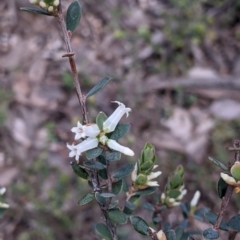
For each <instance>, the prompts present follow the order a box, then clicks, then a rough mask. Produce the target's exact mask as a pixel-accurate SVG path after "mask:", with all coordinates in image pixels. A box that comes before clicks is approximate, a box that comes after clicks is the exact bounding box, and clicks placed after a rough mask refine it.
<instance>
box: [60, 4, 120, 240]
mask: <svg viewBox="0 0 240 240" xmlns="http://www.w3.org/2000/svg"><path fill="white" fill-rule="evenodd" d="M57 18H58V22H59V25H60V28H61V31H62V33H63V38H64V42H65V45H66V49H67V53H66V54H64V55H63V57H68V60H69V64H70V67H71V72H72V75H73V83H74V86H75V90H76V93H77V97H78V100H79V103H80V106H81V109H82V115H83V122H84V123H85V124H87V123H88V116H87V110H86V98H85V96H84V95H83V94H82V91H81V85H80V82H79V78H78V72H77V68H76V63H75V59H74V52H73V50H72V47H71V42H70V37H71V32H68V31H67V29H66V24H65V21H64V17H63V13H62V6H61V2H60V4H59V7H58V13H57ZM90 178H91V182H92V185H93V191H94V192H99V193H100V192H101V188H100V181H99V178H98V172H97V171H95V170H92V171H90ZM108 185H109V186H110V183H109V184H108ZM109 190H110V191H111V188H110V189H109ZM99 206H100V208H101V211H102V213H103V216H104V221H105V222H106V225H107V227H108V229H109V230H110V232H111V234H112V237H113V240H117V234H116V225H115V224H114V223H113V222H112V221H111V220H110V219H109V218H108V216H107V209H106V206H105V205H103V204H100V203H99Z"/></svg>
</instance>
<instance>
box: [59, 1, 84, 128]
mask: <svg viewBox="0 0 240 240" xmlns="http://www.w3.org/2000/svg"><path fill="white" fill-rule="evenodd" d="M57 18H58V22H59V25H60V28H61V31H62V33H63V38H64V42H65V45H66V49H67V54H64V56H63V57H68V60H69V64H70V67H71V72H72V76H73V83H74V87H75V90H76V93H77V97H78V101H79V103H80V106H81V109H82V115H83V122H84V123H85V124H87V123H88V117H87V110H86V98H85V96H84V95H83V94H82V91H81V86H80V82H79V78H78V72H77V68H76V63H75V59H74V52H73V51H72V46H71V43H70V36H71V32H68V31H67V29H66V24H65V21H64V17H63V13H62V6H61V2H60V4H59V8H58V13H57Z"/></svg>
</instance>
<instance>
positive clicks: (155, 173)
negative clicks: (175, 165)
mask: <svg viewBox="0 0 240 240" xmlns="http://www.w3.org/2000/svg"><path fill="white" fill-rule="evenodd" d="M161 174H162V172H161V171H157V172H153V173H151V174H150V175H148V176H147V179H148V180H152V179H154V178H156V177H158V176H160V175H161Z"/></svg>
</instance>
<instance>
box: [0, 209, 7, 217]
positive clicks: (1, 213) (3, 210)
mask: <svg viewBox="0 0 240 240" xmlns="http://www.w3.org/2000/svg"><path fill="white" fill-rule="evenodd" d="M6 210H7V208H4V207H0V219H1V218H2V217H3V214H4V213H5V212H6Z"/></svg>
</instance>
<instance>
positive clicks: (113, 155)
mask: <svg viewBox="0 0 240 240" xmlns="http://www.w3.org/2000/svg"><path fill="white" fill-rule="evenodd" d="M104 157H105V159H106V160H107V161H109V162H110V161H117V160H119V159H120V158H121V153H120V152H116V151H111V152H106V153H105V154H104Z"/></svg>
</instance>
